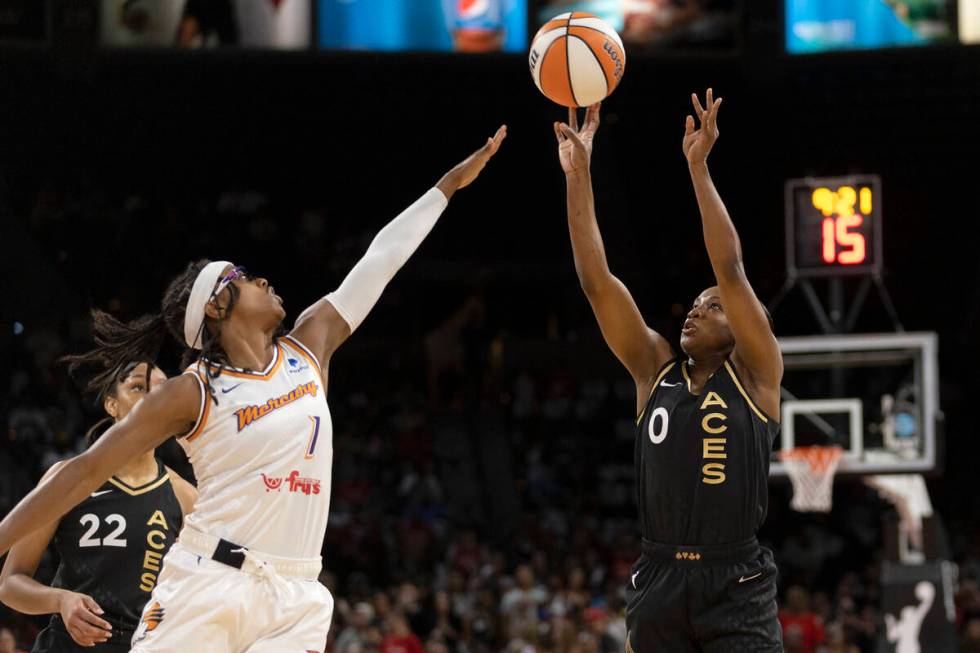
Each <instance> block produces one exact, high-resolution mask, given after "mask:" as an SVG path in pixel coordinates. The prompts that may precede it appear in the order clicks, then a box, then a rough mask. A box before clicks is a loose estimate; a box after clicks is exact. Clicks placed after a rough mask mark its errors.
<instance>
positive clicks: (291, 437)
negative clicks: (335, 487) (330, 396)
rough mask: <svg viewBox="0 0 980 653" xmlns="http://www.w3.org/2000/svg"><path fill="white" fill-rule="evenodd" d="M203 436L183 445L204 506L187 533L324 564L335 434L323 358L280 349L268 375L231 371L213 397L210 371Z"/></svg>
mask: <svg viewBox="0 0 980 653" xmlns="http://www.w3.org/2000/svg"><path fill="white" fill-rule="evenodd" d="M185 373H186V374H191V375H193V376H194V377H195V378H197V379H198V380H199V381H200V382H201V388H202V391H203V392H202V402H201V409H200V414H199V416H198V420H197V423H196V424H195V426H194V429H193V430H192V431H191V432H190V433H188V434H187V436H185V437H183V438H181V439H180V440H179V442H180V443H181V445H183V447H184V450H185V451H187V455H188V457H189V458H190V461H191V464H192V465H193V466H194V474H195V475H196V476H197V490H198V499H197V503H195V504H194V511H193V512H192V513H191V514H189V515H188V516H187V517H186V519H185V522H184V523H185V524H186V525H187V526H190V527H192V528H195V529H197V530H199V531H203V532H204V533H208V534H210V535H213V536H216V537H220V538H224V539H226V540H228V541H230V542H233V543H235V544H240V545H242V546H245V547H248V548H249V549H252V550H254V551H255V552H257V553H258V552H263V553H269V554H272V555H275V556H282V557H289V558H316V557H319V555H320V549H321V547H322V545H323V537H324V532H325V531H326V528H327V514H328V513H329V511H330V469H331V466H332V464H333V427H332V424H331V422H330V411H329V409H328V408H327V398H326V393H325V391H324V384H323V380H322V378H321V374H320V367H319V365H318V363H317V360H316V358H315V357H314V356H313V354H312V353H311V352H310V351H309V350H308V349H306V347H304V346H303V345H302V344H300V343H299V341H297V340H296V339H294V338H291V337H289V336H286V337H285V338H281V339H279V340H278V341H277V342H276V349H275V354H274V355H273V357H272V362H271V363H270V364H269V367H268V368H266V370H264V371H263V372H246V371H243V370H239V369H236V368H227V367H225V368H223V369H222V372H221V375H220V376H218V378H217V379H213V380H212V382H211V385H212V387H213V389H214V393H215V395H214V396H215V397H216V398H217V400H218V403H217V404H215V403H214V400H213V399H212V396H211V394H210V393H209V392H208V391H207V386H206V382H205V380H204V372H203V364H201V363H198V364H195V365H192V366H191V367H189V368H188V369H187V372H185Z"/></svg>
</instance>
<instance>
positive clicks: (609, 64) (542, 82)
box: [528, 12, 626, 107]
mask: <svg viewBox="0 0 980 653" xmlns="http://www.w3.org/2000/svg"><path fill="white" fill-rule="evenodd" d="M528 61H529V63H530V65H531V76H532V77H533V78H534V83H535V84H537V86H538V89H539V90H540V91H541V92H542V93H544V94H545V96H546V97H547V98H548V99H549V100H551V101H552V102H556V103H558V104H560V105H562V106H565V107H587V106H589V105H591V104H595V103H596V102H600V101H602V100H604V99H605V98H607V97H609V95H610V94H611V93H612V92H613V91H614V90H616V86H618V85H619V81H620V80H621V79H622V78H623V71H624V70H626V50H625V49H624V48H623V41H622V40H621V39H620V38H619V34H617V33H616V30H614V29H613V28H612V26H611V25H609V23H607V22H606V21H604V20H602V19H601V18H599V17H597V16H594V15H592V14H587V13H584V12H571V13H565V14H561V15H559V16H555V17H554V18H552V19H551V20H549V21H548V22H547V23H545V24H544V26H542V27H541V29H540V30H538V33H537V34H536V35H535V36H534V40H533V41H532V42H531V52H530V54H529V55H528Z"/></svg>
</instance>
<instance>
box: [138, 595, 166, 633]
mask: <svg viewBox="0 0 980 653" xmlns="http://www.w3.org/2000/svg"><path fill="white" fill-rule="evenodd" d="M163 615H164V609H163V606H162V605H160V604H159V603H158V602H157V601H154V602H153V604H152V605H150V607H149V608H147V609H146V610H145V611H144V612H143V619H141V620H140V625H139V628H137V629H136V636H135V637H134V638H133V641H134V642H141V641H143V640H144V639H146V636H147V635H148V634H149V633H151V632H153V631H154V630H156V628H157V626H159V625H160V623H161V622H162V621H163Z"/></svg>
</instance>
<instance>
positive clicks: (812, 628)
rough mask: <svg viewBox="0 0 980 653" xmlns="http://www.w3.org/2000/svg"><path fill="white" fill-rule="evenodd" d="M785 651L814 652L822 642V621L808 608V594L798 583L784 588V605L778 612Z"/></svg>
mask: <svg viewBox="0 0 980 653" xmlns="http://www.w3.org/2000/svg"><path fill="white" fill-rule="evenodd" d="M779 623H780V625H781V626H782V628H783V642H784V645H785V647H786V650H787V651H793V652H794V653H814V652H815V651H816V648H817V645H818V644H820V643H822V642H823V639H824V632H823V623H822V622H821V621H820V618H819V617H818V616H817V615H816V614H815V613H814V612H813V611H812V610H811V609H810V594H809V592H807V591H806V590H805V589H804V588H802V587H800V586H799V585H794V586H792V587H790V588H789V589H788V590H786V605H785V607H784V608H783V609H782V610H780V612H779Z"/></svg>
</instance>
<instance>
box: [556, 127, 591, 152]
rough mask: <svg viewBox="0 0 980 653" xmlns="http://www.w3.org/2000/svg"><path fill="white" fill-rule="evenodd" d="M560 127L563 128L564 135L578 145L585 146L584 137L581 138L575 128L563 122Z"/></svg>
mask: <svg viewBox="0 0 980 653" xmlns="http://www.w3.org/2000/svg"><path fill="white" fill-rule="evenodd" d="M558 128H559V129H560V130H561V134H562V136H564V137H565V138H567V139H568V140H570V141H571V142H572V143H574V144H575V146H576V147H585V144H584V143H582V139H581V138H579V135H578V134H577V133H575V130H574V129H572V128H571V127H569V126H568V125H566V124H565V123H561V124H560V125H559V127H558Z"/></svg>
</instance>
